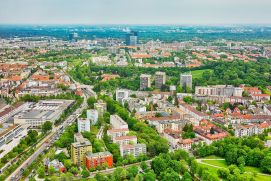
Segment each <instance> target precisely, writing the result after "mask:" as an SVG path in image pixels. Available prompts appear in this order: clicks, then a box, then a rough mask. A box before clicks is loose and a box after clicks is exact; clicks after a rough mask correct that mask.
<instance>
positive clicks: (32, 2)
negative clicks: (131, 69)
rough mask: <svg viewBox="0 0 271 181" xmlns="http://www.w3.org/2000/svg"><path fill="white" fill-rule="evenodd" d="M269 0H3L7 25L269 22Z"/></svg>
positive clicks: (1, 14) (0, 6)
mask: <svg viewBox="0 0 271 181" xmlns="http://www.w3.org/2000/svg"><path fill="white" fill-rule="evenodd" d="M270 7H271V1H270V0H249V1H247V0H238V1H236V0H171V1H166V0H136V1H127V0H91V1H89V0H8V1H5V0H0V24H7V25H270V24H271V18H270V17H271V11H270Z"/></svg>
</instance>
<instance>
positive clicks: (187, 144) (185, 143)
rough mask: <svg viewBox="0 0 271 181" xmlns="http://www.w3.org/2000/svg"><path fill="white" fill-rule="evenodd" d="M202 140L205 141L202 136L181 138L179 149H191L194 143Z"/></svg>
mask: <svg viewBox="0 0 271 181" xmlns="http://www.w3.org/2000/svg"><path fill="white" fill-rule="evenodd" d="M202 142H203V139H202V138H200V137H197V138H192V139H181V140H180V141H179V143H178V149H183V150H186V151H189V150H191V148H192V145H193V144H199V143H202Z"/></svg>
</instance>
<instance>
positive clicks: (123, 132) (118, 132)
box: [107, 128, 129, 139]
mask: <svg viewBox="0 0 271 181" xmlns="http://www.w3.org/2000/svg"><path fill="white" fill-rule="evenodd" d="M128 133H129V129H127V128H124V129H110V130H107V135H108V136H110V137H111V138H112V139H114V138H115V137H120V136H126V135H127V134H128Z"/></svg>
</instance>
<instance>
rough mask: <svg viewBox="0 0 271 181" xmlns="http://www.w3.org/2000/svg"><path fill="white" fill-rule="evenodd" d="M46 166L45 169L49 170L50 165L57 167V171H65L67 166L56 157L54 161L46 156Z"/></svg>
mask: <svg viewBox="0 0 271 181" xmlns="http://www.w3.org/2000/svg"><path fill="white" fill-rule="evenodd" d="M44 166H45V169H46V170H47V171H48V169H49V167H53V168H54V169H55V171H56V172H62V173H63V172H65V171H66V169H65V166H64V165H63V163H61V162H60V161H58V160H56V159H54V160H52V161H50V159H48V158H46V159H45V160H44Z"/></svg>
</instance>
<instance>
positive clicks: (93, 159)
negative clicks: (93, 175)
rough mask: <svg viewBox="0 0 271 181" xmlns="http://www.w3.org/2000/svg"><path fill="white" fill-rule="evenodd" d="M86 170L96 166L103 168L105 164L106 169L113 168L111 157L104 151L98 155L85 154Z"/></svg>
mask: <svg viewBox="0 0 271 181" xmlns="http://www.w3.org/2000/svg"><path fill="white" fill-rule="evenodd" d="M85 159H86V161H85V162H86V168H87V169H91V168H96V167H97V166H103V165H104V164H106V166H107V167H112V166H113V155H112V154H111V153H110V152H108V151H106V152H98V153H91V152H87V153H86V158H85Z"/></svg>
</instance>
